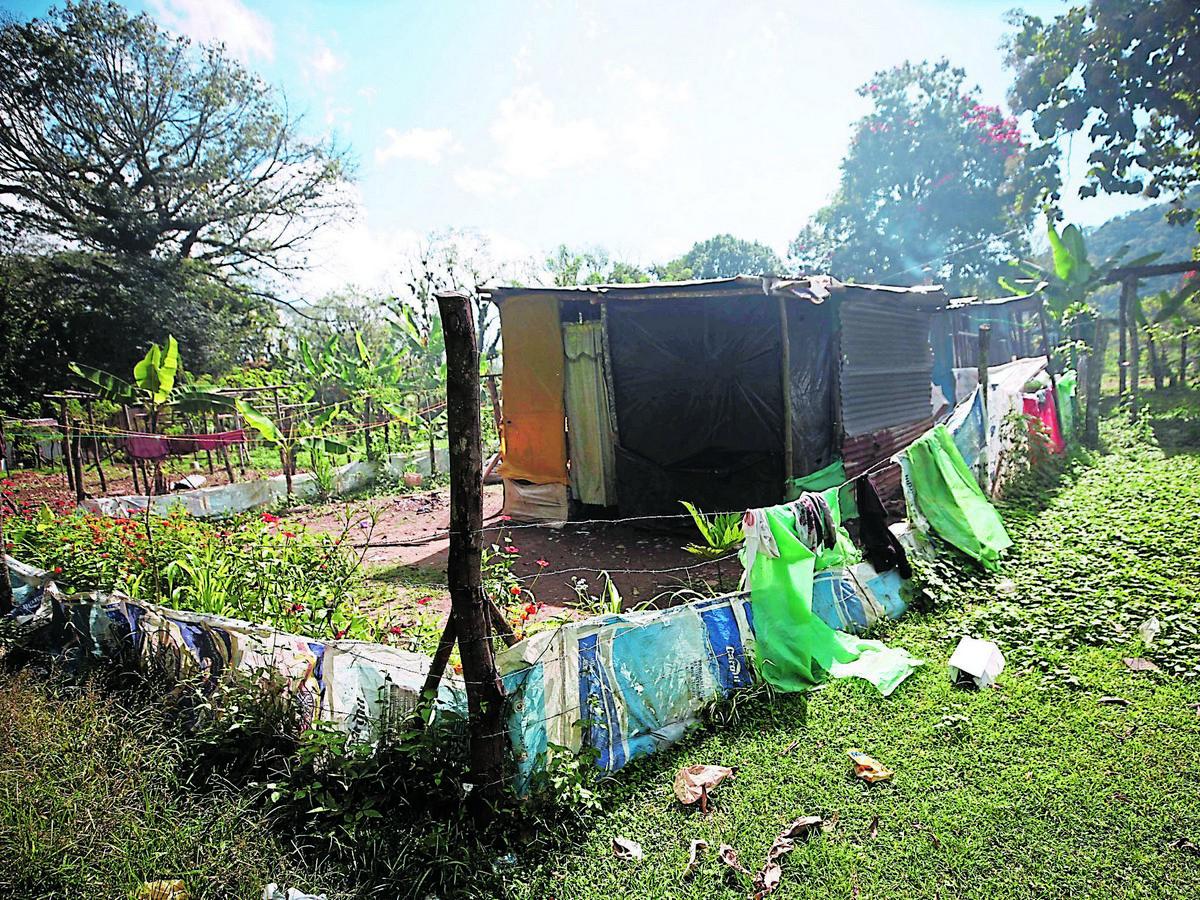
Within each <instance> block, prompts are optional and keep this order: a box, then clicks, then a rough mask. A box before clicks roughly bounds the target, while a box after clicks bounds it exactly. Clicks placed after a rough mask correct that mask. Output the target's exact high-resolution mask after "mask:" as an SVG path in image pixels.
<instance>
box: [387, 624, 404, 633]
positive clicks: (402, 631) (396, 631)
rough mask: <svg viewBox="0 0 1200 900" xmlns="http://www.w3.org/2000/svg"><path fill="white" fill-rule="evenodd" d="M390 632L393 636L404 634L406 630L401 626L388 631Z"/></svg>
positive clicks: (395, 626) (394, 626)
mask: <svg viewBox="0 0 1200 900" xmlns="http://www.w3.org/2000/svg"><path fill="white" fill-rule="evenodd" d="M388 631H390V632H391V633H392V634H404V629H403V628H401V627H400V626H399V625H393V626H392V627H391V628H389V629H388Z"/></svg>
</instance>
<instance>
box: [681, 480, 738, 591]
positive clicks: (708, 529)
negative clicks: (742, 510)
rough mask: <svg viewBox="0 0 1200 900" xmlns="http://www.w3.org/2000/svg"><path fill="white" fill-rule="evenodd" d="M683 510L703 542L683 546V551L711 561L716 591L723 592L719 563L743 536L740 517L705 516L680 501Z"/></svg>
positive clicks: (684, 501) (722, 578)
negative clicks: (689, 516) (715, 568)
mask: <svg viewBox="0 0 1200 900" xmlns="http://www.w3.org/2000/svg"><path fill="white" fill-rule="evenodd" d="M679 502H680V503H682V504H683V508H684V509H686V510H687V511H688V513H689V514H691V517H692V521H693V522H695V523H696V530H697V531H699V532H700V537H701V539H702V540H703V541H704V543H702V544H696V543H692V544H685V545H684V547H683V549H684V550H686V551H687V552H688V553H690V554H692V556H696V557H699V558H700V559H702V560H706V561H709V560H711V561H713V562H715V563H716V566H717V589H718V590H724V582H725V579H724V575H723V573H722V571H721V561H722V560H724V559H725V558H726V557H728V556H729V555H730V554H732V553H733V551H734V549H735V548H736V547H737V546H738V545H739V544H740V543H741V542H742V539H743V538H744V537H745V535H744V534H743V532H742V517H741V515H740V514H738V513H714V514H713V515H707V514H705V513H703V512H701V511H700V510H699V509H697V508H696V506H695V505H694V504H692V503H689V502H688V501H686V500H680V501H679Z"/></svg>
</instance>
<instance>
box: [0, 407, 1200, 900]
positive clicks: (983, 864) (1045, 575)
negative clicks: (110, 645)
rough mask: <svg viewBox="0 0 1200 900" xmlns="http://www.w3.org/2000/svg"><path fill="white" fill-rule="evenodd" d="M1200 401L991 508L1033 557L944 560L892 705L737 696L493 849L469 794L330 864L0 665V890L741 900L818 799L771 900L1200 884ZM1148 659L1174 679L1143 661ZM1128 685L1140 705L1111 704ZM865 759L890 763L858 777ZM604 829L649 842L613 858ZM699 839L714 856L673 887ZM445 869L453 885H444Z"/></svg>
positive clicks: (516, 827) (844, 698)
mask: <svg viewBox="0 0 1200 900" xmlns="http://www.w3.org/2000/svg"><path fill="white" fill-rule="evenodd" d="M1198 398H1200V394H1195V393H1189V392H1183V391H1176V392H1162V393H1160V394H1148V395H1147V397H1146V409H1147V421H1146V422H1145V423H1144V424H1143V426H1141V427H1140V428H1139V429H1131V428H1129V427H1128V426H1124V425H1121V424H1119V423H1117V422H1115V421H1110V422H1108V423H1107V424H1106V428H1105V435H1104V436H1105V440H1106V442H1107V448H1106V452H1104V453H1100V454H1096V455H1094V456H1092V457H1082V458H1080V459H1077V460H1075V461H1073V462H1072V463H1071V464H1070V465H1068V466H1067V467H1066V469H1065V471H1064V472H1063V474H1062V477H1061V479H1060V480H1059V481H1057V482H1056V483H1051V482H1050V481H1047V480H1044V479H1043V480H1041V481H1039V482H1037V483H1034V482H1030V484H1029V485H1028V486H1027V489H1026V490H1023V491H1016V492H1015V493H1014V496H1012V497H1011V498H1010V499H1009V500H1007V501H1005V502H1004V503H1003V504H1002V508H1003V513H1004V516H1005V520H1006V522H1007V523H1008V524H1009V527H1010V530H1011V532H1012V535H1013V538H1014V540H1015V542H1016V545H1015V547H1014V549H1013V551H1012V552H1011V553H1010V555H1009V557H1008V559H1007V560H1006V562H1005V564H1004V567H1003V571H1001V572H1000V573H997V574H995V575H984V574H982V573H980V572H979V570H977V569H974V568H971V567H969V566H966V565H964V564H962V563H960V562H956V561H955V560H953V559H952V558H950V557H948V556H943V557H942V558H941V559H940V560H939V562H938V563H937V565H936V566H935V567H934V568H933V570H932V571H931V572H930V573H929V579H928V580H927V581H926V583H925V588H924V592H923V595H924V599H923V601H922V602H923V604H924V605H923V607H922V609H921V610H920V611H914V612H910V614H909V615H907V616H906V617H904V618H903V619H902V620H900V621H899V622H894V623H888V624H887V625H886V626H885V627H883V628H881V629H880V632H879V634H878V635H877V636H878V637H880V638H882V639H883V640H885V641H887V642H888V643H890V644H892V645H895V646H900V647H905V648H907V649H908V650H910V651H911V652H913V653H914V654H916V655H918V656H921V657H923V658H924V659H925V660H926V664H925V666H923V667H922V668H920V669H919V670H918V671H917V672H916V674H915V675H914V676H913V677H912V678H910V679H909V680H908V681H907V682H905V683H904V684H903V685H901V686H900V687H899V688H898V689H897V691H896V692H895V694H893V696H892V697H891V698H888V699H883V698H880V697H879V696H878V694H877V693H876V692H875V691H874V689H873V688H871V687H870V686H869V685H867V684H866V683H865V682H861V681H855V680H846V681H836V682H831V683H829V684H827V685H825V686H823V687H822V688H821V689H819V690H816V691H813V692H811V693H809V694H807V695H780V696H777V697H776V698H775V699H774V700H773V701H770V702H768V701H766V700H765V699H759V700H755V701H752V702H749V703H745V704H742V705H741V707H740V710H741V716H742V718H741V719H740V720H739V721H738V722H737V723H736V724H734V725H732V726H731V727H728V728H725V729H723V730H708V731H704V732H699V733H697V734H695V735H694V736H693V737H691V738H690V739H689V740H688V741H686V742H685V743H683V744H681V745H679V746H678V747H676V748H674V749H673V750H670V751H668V752H665V753H662V754H659V755H656V756H652V757H649V758H646V759H644V760H641V761H639V762H637V763H635V764H634V765H633V766H631V767H629V768H628V769H626V770H625V771H623V772H621V773H619V774H618V775H617V776H616V777H614V778H611V779H606V780H605V781H604V783H603V785H602V787H601V791H600V793H601V797H602V806H603V809H602V811H601V812H599V813H598V814H595V815H592V816H590V817H588V816H579V815H577V814H575V813H572V812H570V811H566V810H561V811H555V810H549V811H546V810H540V811H539V810H538V809H536V808H535V809H533V810H531V811H530V813H531V814H530V815H528V816H526V817H523V818H522V819H520V820H513V821H512V822H508V821H507V820H506V822H505V823H501V825H500V827H499V829H498V831H499V832H501V833H502V834H503V835H504V839H503V840H499V841H497V842H496V843H493V844H491V845H488V846H477V845H474V844H473V843H472V842H471V841H469V840H467V838H466V833H465V832H464V831H462V830H459V827H460V826H458V825H453V824H452V820H453V816H452V815H451V813H453V812H454V811H455V809H454V807H453V804H450V805H446V806H445V811H444V815H445V816H446V821H447V822H450V823H451V824H445V825H444V824H442V823H440V820H436V815H437V813H436V811H434V812H433V813H431V815H433V816H434V818H422V819H420V821H422V822H424V823H425V824H424V825H421V826H412V825H409V824H407V823H411V822H413V821H414V818H413V814H412V813H411V812H406V811H401V812H396V813H392V812H390V811H389V815H388V818H387V820H386V821H384V822H382V823H381V824H380V825H379V826H377V827H376V828H373V829H372V830H371V831H369V832H368V833H366V835H365V836H364V838H363V840H362V843H361V845H358V846H356V847H354V848H350V849H349V851H348V856H349V858H350V859H352V860H361V863H355V864H353V865H352V866H351V868H354V869H356V871H354V872H353V873H351V872H342V873H341V874H338V875H335V874H334V873H333V872H332V871H331V872H326V873H322V872H319V871H318V872H315V873H314V872H313V871H312V870H311V869H310V868H309V867H308V866H306V865H305V864H304V863H301V862H298V861H297V859H298V857H297V855H296V854H294V853H293V852H291V851H290V850H289V849H287V848H286V846H285V844H286V843H287V841H286V840H285V839H284V838H282V837H280V832H278V831H273V830H271V829H269V828H268V827H267V825H266V823H265V822H264V821H263V819H262V814H261V812H260V811H258V809H257V808H256V807H255V806H254V804H253V799H252V793H251V792H249V791H248V790H246V789H245V787H243V788H242V789H240V790H238V789H235V788H232V787H230V788H220V787H217V788H209V789H207V790H206V791H204V792H203V793H196V792H194V791H191V790H189V789H188V786H187V785H186V783H185V782H184V780H183V778H182V776H181V775H180V769H179V766H178V753H177V750H176V749H175V748H174V747H173V745H172V743H171V741H170V740H168V739H167V738H165V737H163V736H162V733H165V732H162V730H161V729H159V728H158V727H157V726H156V724H155V719H154V718H153V716H150V717H148V718H146V717H139V716H138V715H137V714H136V713H134V714H131V713H127V712H125V711H123V710H122V708H121V707H119V706H117V702H118V701H114V700H112V699H108V700H105V699H103V698H101V697H99V696H97V695H95V694H92V693H89V692H87V691H82V692H80V691H65V690H61V689H57V688H54V687H53V686H51V685H46V684H44V683H43V682H35V681H34V680H33V679H31V678H17V679H15V680H14V679H7V680H3V681H0V896H13V897H42V896H46V897H48V896H69V897H114V896H115V897H120V896H124V895H126V893H127V892H128V891H129V890H130V889H131V888H133V887H136V885H137V884H138V883H140V881H141V879H143V878H167V877H173V876H177V875H181V876H183V877H185V880H187V881H188V885H189V888H190V889H191V890H192V892H193V896H200V897H227V896H228V897H255V896H258V893H259V892H260V891H261V888H262V884H263V883H264V882H265V881H266V880H279V881H285V880H286V881H288V882H289V883H294V884H297V886H299V887H301V888H304V889H309V890H314V891H316V890H329V891H330V893H331V896H334V895H336V894H337V892H338V890H339V889H340V890H341V892H342V893H343V894H347V895H354V896H387V897H391V896H409V895H413V894H415V895H417V896H425V895H426V894H430V893H434V894H436V895H438V896H458V895H471V896H488V897H495V896H505V897H512V898H519V900H533V898H549V897H552V898H556V900H569V898H596V900H599V898H608V897H638V898H653V897H664V898H665V897H685V898H704V900H714V898H741V897H745V896H747V893H748V891H749V887H750V884H749V880H748V879H742V878H740V877H739V876H735V875H732V874H731V873H729V872H728V871H726V870H725V869H724V867H722V866H721V865H720V863H719V862H717V860H716V858H715V853H716V848H717V847H718V846H719V845H720V844H722V843H728V844H731V845H732V846H734V847H735V848H736V849H737V851H738V853H739V855H740V857H741V859H742V861H743V862H744V864H745V865H746V866H747V867H749V868H750V869H752V870H753V869H757V868H758V867H759V866H760V865H761V864H762V861H763V857H764V855H765V853H766V851H767V848H768V847H769V846H770V844H771V841H772V840H773V839H774V837H775V836H776V834H778V832H779V830H780V828H781V827H782V826H783V825H784V824H786V823H787V822H790V821H792V820H793V819H795V818H796V817H798V816H800V815H803V814H816V813H819V814H822V815H824V816H826V817H830V818H832V817H833V816H835V815H836V817H837V821H836V826H835V827H834V828H833V829H832V830H831V831H828V832H825V833H818V834H815V835H813V836H812V837H811V838H810V839H809V840H808V841H806V842H798V844H797V846H796V849H795V850H794V851H793V852H792V853H791V854H790V855H788V856H787V857H785V858H784V859H783V862H782V866H783V882H782V885H781V887H780V889H779V891H778V892H777V894H776V895H775V896H778V897H781V898H789V900H790V898H814V900H815V898H821V900H826V898H834V897H838V898H840V897H844V898H860V900H872V898H879V900H882V898H929V900H933V898H988V900H1001V898H1033V897H1055V898H1059V897H1061V898H1076V897H1104V898H1108V897H1122V898H1164V900H1166V898H1182V897H1192V896H1197V895H1200V856H1196V855H1192V854H1191V853H1189V852H1187V851H1186V850H1184V849H1180V848H1179V847H1176V846H1172V845H1173V844H1174V843H1175V842H1176V841H1178V840H1179V839H1181V838H1182V839H1188V840H1191V841H1193V842H1195V843H1198V844H1200V706H1198V704H1200V669H1198V668H1197V665H1198V664H1200V645H1198V643H1197V624H1196V623H1197V622H1198V621H1200V593H1198V588H1197V585H1200V553H1198V551H1197V547H1196V544H1197V542H1198V539H1200V446H1198V442H1197V440H1196V439H1195V436H1194V432H1193V431H1192V430H1191V429H1192V426H1191V425H1190V424H1187V423H1193V422H1195V421H1196V420H1197V415H1196V410H1197V409H1200V403H1198V402H1197V399H1198ZM1164 422H1183V423H1185V426H1173V427H1169V428H1168V429H1167V430H1166V431H1164V430H1163V426H1162V423H1164ZM1164 434H1165V435H1167V436H1169V438H1170V440H1163V435H1164ZM1159 441H1162V446H1161V447H1160V445H1159ZM369 577H370V578H371V579H372V580H373V581H375V583H376V584H378V585H379V587H380V588H381V589H385V588H391V589H395V590H404V591H410V592H412V591H420V590H422V589H424V588H425V587H426V586H427V585H428V584H429V581H428V580H427V579H428V578H430V577H431V576H429V575H428V574H427V573H421V572H419V571H414V570H412V569H411V568H409V567H404V566H394V567H387V568H380V569H376V570H373V571H372V572H371V573H370V574H369ZM1149 616H1156V617H1157V618H1159V619H1160V621H1161V622H1162V631H1161V634H1160V635H1159V638H1158V639H1157V640H1156V641H1155V642H1154V643H1153V644H1152V645H1151V646H1149V647H1146V646H1144V645H1143V643H1142V641H1141V638H1140V637H1138V635H1137V630H1136V629H1137V626H1138V625H1139V624H1141V623H1142V622H1143V621H1144V620H1145V619H1146V618H1147V617H1149ZM963 633H971V634H974V635H977V636H983V637H989V638H991V639H993V640H995V641H997V643H999V645H1000V646H1001V648H1002V649H1003V650H1004V652H1005V654H1006V656H1007V658H1008V669H1007V670H1006V671H1005V673H1004V674H1003V675H1002V676H1001V678H1000V681H999V683H998V687H997V688H995V689H992V690H988V691H983V692H975V691H966V690H962V689H959V688H955V687H953V686H952V685H951V684H950V682H949V678H948V675H947V671H946V662H947V659H948V657H949V655H950V653H951V652H952V650H953V648H954V645H955V643H956V641H957V638H958V636H959V635H961V634H963ZM1132 656H1142V657H1144V658H1147V659H1151V660H1153V661H1155V662H1156V663H1157V664H1158V665H1159V666H1160V667H1161V670H1160V671H1157V672H1149V673H1145V672H1133V671H1130V670H1129V669H1128V668H1127V666H1126V665H1125V664H1124V662H1123V658H1124V657H1132ZM1112 697H1117V698H1121V699H1122V700H1124V701H1128V704H1127V705H1120V704H1112V703H1101V702H1100V701H1101V699H1102V698H1112ZM793 742H796V746H795V748H794V750H792V752H790V753H787V752H785V750H786V749H787V748H788V747H789V746H790V745H792V744H793ZM850 747H862V748H864V749H865V750H866V751H867V752H868V753H870V754H872V755H874V756H875V757H876V758H877V759H879V760H880V761H881V762H883V763H884V764H885V765H887V766H889V767H891V768H893V769H894V770H895V771H896V776H895V778H894V779H893V780H892V781H889V782H883V783H880V784H876V785H866V784H863V783H861V782H859V781H856V780H855V779H853V778H852V777H851V774H850V762H849V760H848V759H847V757H846V754H845V751H846V750H847V748H850ZM692 763H718V764H724V765H734V766H737V767H738V768H739V772H738V776H737V778H736V779H735V780H733V781H732V782H728V783H726V784H723V785H721V786H720V787H719V788H718V789H717V791H716V792H715V793H714V795H713V801H714V804H715V809H714V811H713V812H711V814H709V815H708V816H700V815H699V814H698V813H697V812H696V811H694V810H685V809H683V808H681V807H680V806H679V804H678V803H677V802H676V801H675V799H674V796H673V793H672V789H671V783H672V779H673V777H674V774H675V772H676V770H677V769H678V768H679V767H680V766H683V765H689V764H692ZM439 796H440V795H439ZM399 808H400V809H401V810H403V805H401V806H400V807H399ZM539 816H540V817H541V818H540V819H539ZM876 817H878V823H877V833H876V834H875V835H874V836H872V833H871V831H872V828H871V823H872V822H873V821H874V820H875V818H876ZM539 821H540V822H541V823H542V824H543V825H544V826H545V827H542V828H539V827H538V822H539ZM571 823H578V824H576V825H572V824H571ZM563 832H567V833H568V834H569V837H568V838H567V839H566V843H564V842H563V839H562V837H561V835H562V833H563ZM552 835H558V836H556V837H552ZM615 836H623V837H627V838H631V839H633V840H636V841H638V842H639V843H641V844H642V846H643V847H644V848H645V858H644V859H642V860H641V861H640V862H634V863H626V862H621V861H618V860H616V859H615V858H614V857H613V856H612V853H611V849H610V843H611V840H612V838H613V837H615ZM309 837H312V835H309ZM694 838H702V839H704V840H706V841H708V843H709V845H710V849H709V851H708V854H707V856H706V857H705V860H704V863H703V865H702V866H701V868H700V869H699V871H698V872H697V873H696V874H695V876H694V877H693V878H692V879H691V880H690V881H689V882H688V883H687V884H680V883H679V876H680V874H681V873H682V871H683V868H684V864H685V862H686V859H687V854H688V847H689V843H690V841H691V840H692V839H694ZM406 847H407V848H408V849H404V848H406ZM397 848H400V849H397ZM413 848H416V849H413ZM513 849H515V850H516V855H515V857H508V856H507V854H508V853H509V851H510V850H513ZM439 878H445V879H446V880H447V881H453V882H454V884H455V887H453V888H446V889H444V890H434V889H433V888H431V887H430V885H431V884H432V883H434V882H436V881H437V880H438V879H439ZM6 879H7V881H6Z"/></svg>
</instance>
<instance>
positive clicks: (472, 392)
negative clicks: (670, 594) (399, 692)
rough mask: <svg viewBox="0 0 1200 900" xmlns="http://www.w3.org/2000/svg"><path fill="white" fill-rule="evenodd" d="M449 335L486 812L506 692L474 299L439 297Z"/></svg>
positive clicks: (458, 571) (462, 629) (476, 740)
mask: <svg viewBox="0 0 1200 900" xmlns="http://www.w3.org/2000/svg"><path fill="white" fill-rule="evenodd" d="M437 302H438V310H439V312H440V313H441V317H442V333H443V334H444V335H445V338H446V422H447V431H448V433H449V436H450V556H449V560H448V564H447V568H446V572H447V576H448V581H449V583H450V604H451V610H452V615H453V616H454V622H455V630H456V632H457V635H458V647H459V653H460V654H461V656H462V666H463V677H464V679H465V681H466V689H467V711H468V735H469V739H470V760H471V777H472V780H473V783H474V784H475V786H476V787H475V790H474V791H473V792H472V794H471V796H472V797H473V798H475V800H474V802H475V804H476V806H475V812H476V814H477V815H486V813H487V810H488V808H489V803H490V801H492V800H494V799H495V798H496V797H497V796H498V795H499V794H500V792H501V790H502V788H503V786H504V756H505V749H506V743H507V741H506V739H505V737H506V735H505V728H504V693H503V689H502V687H501V684H500V675H499V673H498V672H497V670H496V660H495V658H494V656H493V655H492V627H491V626H492V622H491V617H490V615H489V612H488V609H487V606H488V601H487V598H486V597H485V596H484V593H483V579H482V573H481V565H482V554H483V482H482V480H483V460H482V447H481V443H480V442H481V440H482V434H481V428H480V423H479V347H478V344H477V343H476V336H475V319H474V317H473V316H472V315H471V301H470V298H469V297H467V295H466V294H461V293H457V292H453V293H445V294H439V295H438V298H437Z"/></svg>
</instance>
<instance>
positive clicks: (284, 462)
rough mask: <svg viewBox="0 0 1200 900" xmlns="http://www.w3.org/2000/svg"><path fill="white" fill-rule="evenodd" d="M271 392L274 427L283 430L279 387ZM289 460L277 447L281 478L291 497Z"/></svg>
mask: <svg viewBox="0 0 1200 900" xmlns="http://www.w3.org/2000/svg"><path fill="white" fill-rule="evenodd" d="M271 393H272V394H274V397H275V427H276V428H278V429H280V430H284V429H286V428H287V426H286V425H284V424H283V407H282V406H280V404H279V388H275V390H274V391H272V392H271ZM289 462H290V460H288V453H287V451H286V450H285V449H284V448H283V447H280V448H279V464H280V465H281V466H283V478H284V481H286V482H287V495H288V496H289V497H291V496H292V470H291V467H290V466H289V465H288V463H289Z"/></svg>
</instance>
